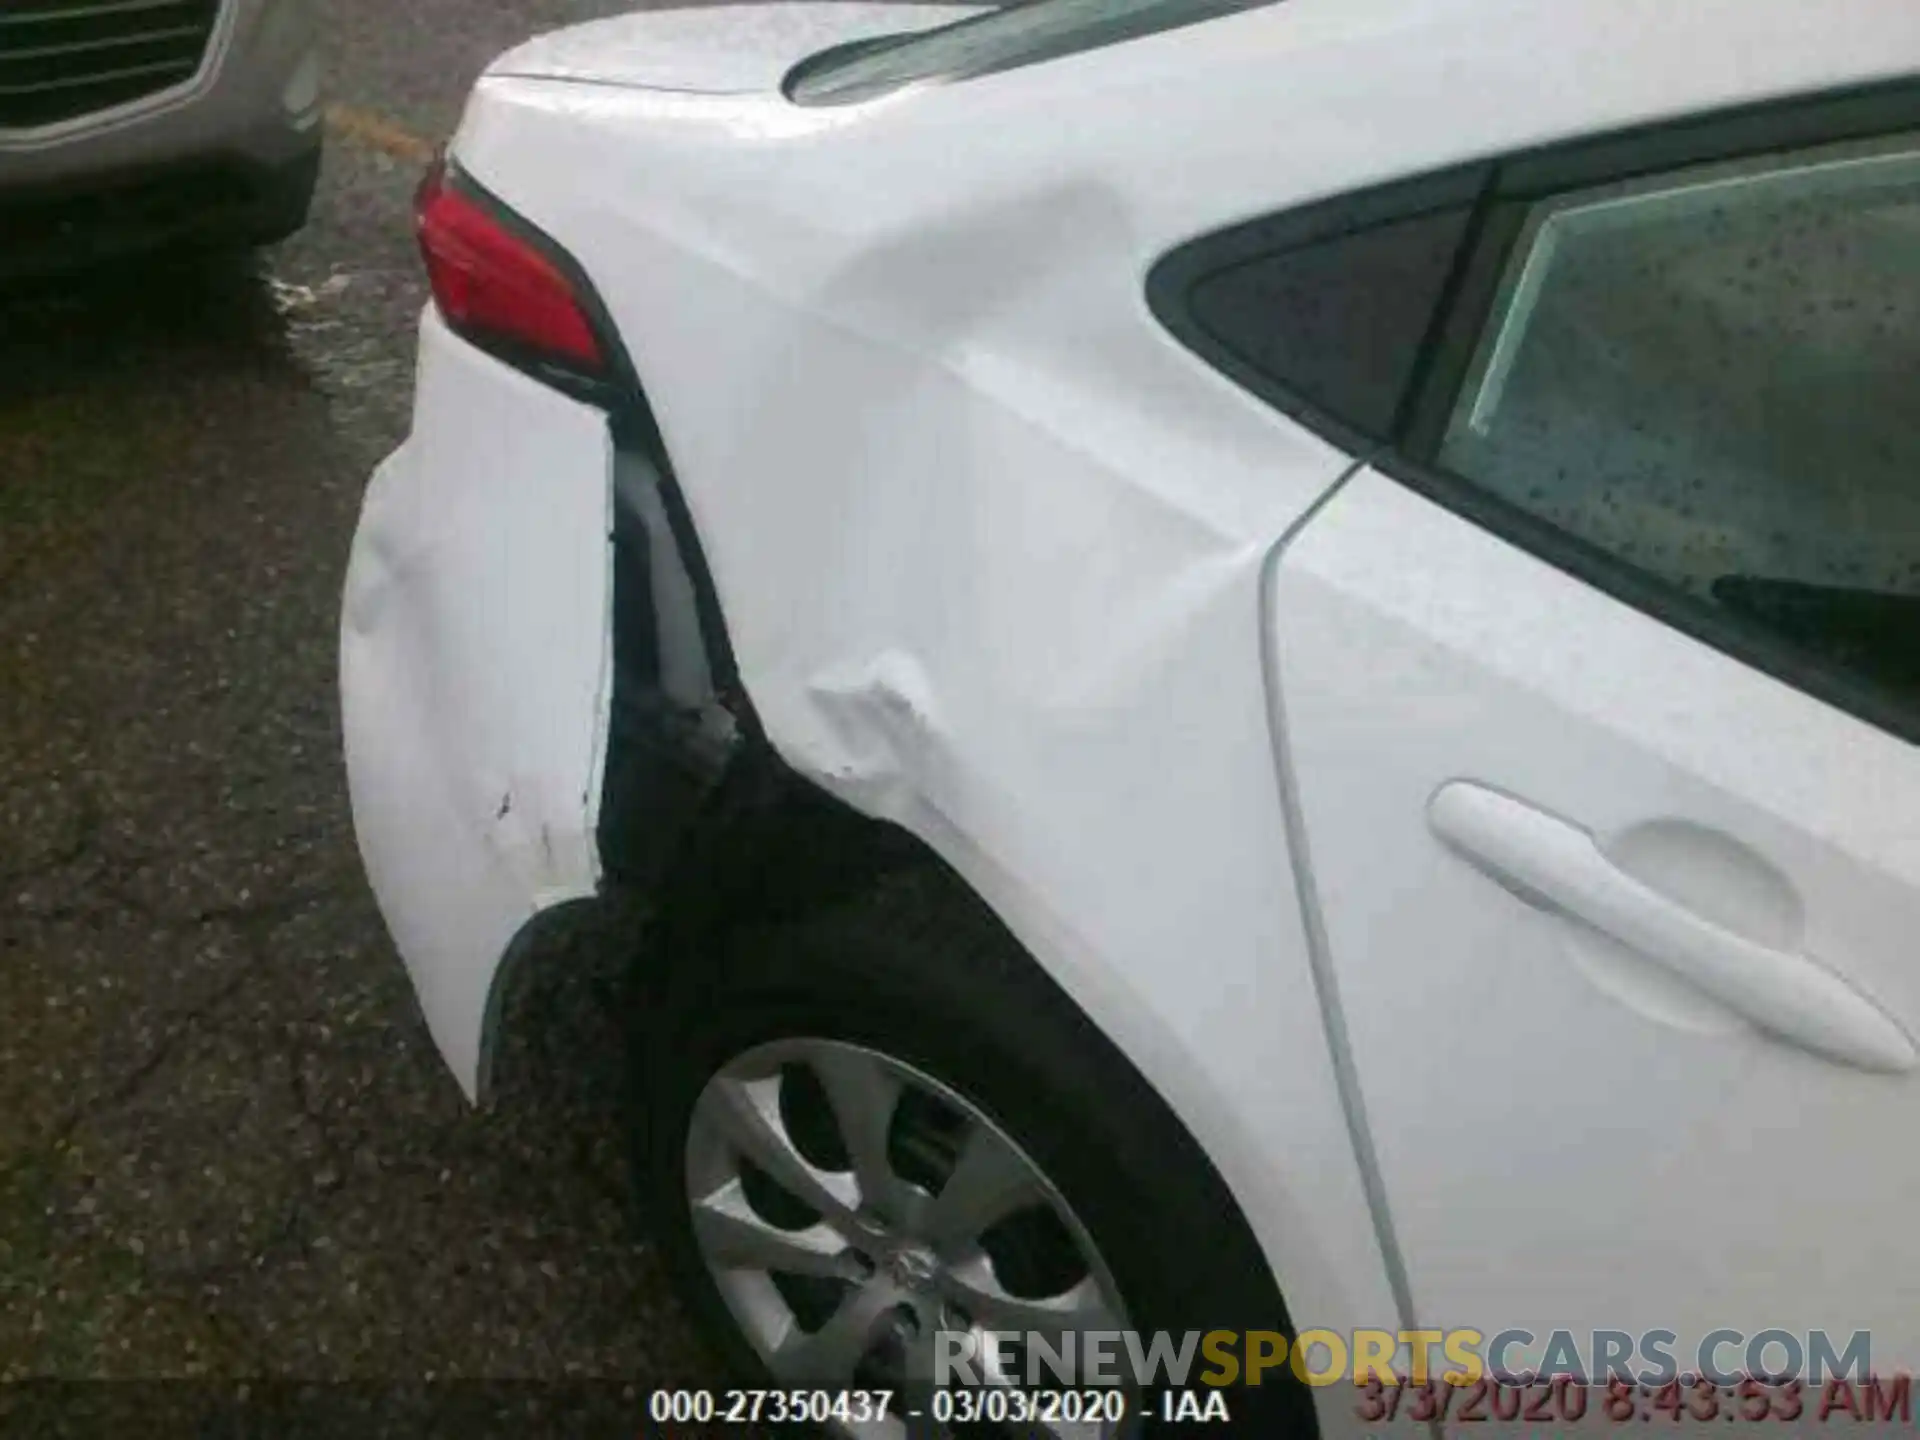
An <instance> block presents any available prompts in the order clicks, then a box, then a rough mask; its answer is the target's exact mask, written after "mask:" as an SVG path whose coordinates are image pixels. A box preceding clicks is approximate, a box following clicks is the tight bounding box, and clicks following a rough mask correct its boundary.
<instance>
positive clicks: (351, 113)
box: [327, 105, 439, 165]
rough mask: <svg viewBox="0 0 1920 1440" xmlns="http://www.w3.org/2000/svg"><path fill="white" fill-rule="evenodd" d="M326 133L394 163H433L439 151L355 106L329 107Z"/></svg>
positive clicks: (432, 145)
mask: <svg viewBox="0 0 1920 1440" xmlns="http://www.w3.org/2000/svg"><path fill="white" fill-rule="evenodd" d="M327 129H328V130H330V131H332V132H333V133H334V134H335V135H338V136H340V137H341V138H342V139H344V140H351V141H354V142H355V143H356V144H360V145H365V146H366V147H368V148H369V149H371V150H378V151H380V152H381V153H382V154H386V155H391V156H393V157H394V159H396V160H411V161H413V162H414V163H415V164H418V165H424V164H426V163H427V162H428V161H429V160H431V159H433V157H434V153H435V152H436V151H437V150H438V149H439V147H438V146H437V145H435V144H434V143H433V142H432V141H431V140H428V139H426V138H425V137H423V136H420V135H416V134H414V133H413V131H411V130H409V129H407V127H406V126H404V125H401V124H399V123H398V122H396V121H393V120H389V119H387V117H386V116H384V115H378V114H375V113H374V112H373V111H371V110H362V109H360V108H359V107H358V106H356V105H329V106H328V107H327Z"/></svg>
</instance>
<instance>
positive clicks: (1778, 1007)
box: [1427, 780, 1920, 1072]
mask: <svg viewBox="0 0 1920 1440" xmlns="http://www.w3.org/2000/svg"><path fill="white" fill-rule="evenodd" d="M1427 821H1428V824H1429V825H1430V826H1431V827H1432V828H1433V831H1434V833H1435V834H1436V835H1438V836H1439V837H1440V838H1441V839H1442V840H1444V841H1445V842H1446V843H1447V844H1448V845H1450V846H1451V847H1452V848H1453V849H1454V850H1456V851H1458V852H1459V853H1460V854H1461V855H1462V856H1464V857H1465V858H1466V859H1467V860H1468V861H1470V862H1471V863H1472V864H1474V865H1475V866H1477V867H1478V868H1479V869H1481V870H1483V871H1485V872H1486V873H1487V874H1489V875H1490V876H1492V877H1493V878H1494V879H1496V880H1498V881H1499V882H1500V883H1501V884H1503V885H1505V886H1506V887H1507V888H1508V889H1510V890H1512V891H1513V892H1514V893H1516V894H1517V895H1519V896H1520V897H1521V898H1522V899H1523V900H1526V901H1527V902H1528V903H1529V904H1532V905H1535V906H1537V907H1538V908H1540V909H1542V910H1547V911H1550V912H1553V913H1555V914H1559V915H1564V916H1568V917H1570V918H1572V919H1574V920H1578V921H1581V922H1582V923H1584V924H1587V925H1590V926H1592V927H1593V928H1594V929H1596V930H1598V931H1600V932H1602V933H1603V934H1606V935H1609V936H1611V937H1612V938H1613V939H1615V940H1617V941H1619V942H1620V943H1621V944H1623V945H1625V946H1627V947H1628V948H1629V949H1632V950H1634V951H1636V952H1638V953H1639V954H1641V955H1644V956H1646V957H1647V958H1648V959H1650V960H1653V961H1655V962H1656V963H1658V964H1661V965H1664V966H1666V967H1667V968H1668V969H1669V970H1671V971H1672V972H1673V973H1674V974H1676V975H1678V976H1680V977H1681V978H1682V979H1684V980H1686V981H1687V982H1688V983H1689V984H1691V985H1693V986H1694V987H1695V988H1696V989H1698V990H1700V991H1702V992H1704V993H1705V994H1707V995H1710V996H1712V997H1713V998H1714V999H1715V1000H1718V1001H1719V1002H1720V1003H1721V1004H1722V1005H1725V1006H1726V1007H1727V1008H1728V1009H1730V1010H1732V1011H1734V1012H1735V1013H1737V1014H1739V1015H1741V1016H1743V1017H1745V1018H1746V1019H1747V1020H1750V1021H1751V1022H1752V1023H1753V1024H1754V1025H1756V1026H1758V1027H1759V1028H1760V1029H1762V1030H1765V1031H1768V1032H1769V1033H1771V1034H1773V1035H1775V1036H1777V1037H1779V1038H1780V1039H1782V1040H1786V1041H1789V1042H1791V1043H1793V1044H1795V1045H1799V1046H1802V1047H1803V1048H1805V1049H1808V1050H1811V1051H1814V1052H1815V1053H1817V1054H1820V1055H1824V1056H1826V1057H1828V1058H1829V1059H1833V1060H1838V1061H1840V1062H1841V1063H1843V1064H1847V1065H1854V1066H1858V1067H1859V1068H1861V1069H1863V1070H1880V1071H1896V1072H1897V1071H1904V1070H1911V1069H1913V1067H1914V1064H1915V1061H1916V1059H1917V1058H1920V1056H1917V1055H1916V1051H1915V1049H1914V1044H1913V1041H1912V1040H1911V1039H1910V1038H1909V1037H1908V1035H1907V1033H1906V1031H1905V1030H1903V1029H1901V1027H1900V1026H1899V1025H1898V1024H1897V1023H1896V1022H1895V1021H1894V1020H1893V1018H1892V1017H1891V1016H1890V1015H1888V1014H1887V1013H1886V1011H1884V1010H1882V1009H1881V1008H1880V1007H1879V1006H1878V1005H1876V1004H1874V1003H1873V1002H1872V1001H1871V1000H1869V999H1867V998H1866V997H1865V996H1864V995H1862V994H1861V993H1860V992H1859V991H1858V990H1855V989H1854V988H1853V987H1852V986H1851V985H1849V984H1848V983H1847V982H1846V981H1845V980H1842V979H1841V978H1840V977H1839V976H1838V975H1836V974H1834V973H1833V971H1831V970H1829V969H1828V968H1827V967H1826V966H1824V965H1822V964H1821V963H1820V962H1819V961H1818V960H1815V959H1814V958H1813V957H1811V956H1809V955H1799V954H1794V953H1792V952H1789V951H1784V950H1775V949H1772V948H1770V947H1768V946H1765V945H1761V944H1757V943H1756V942H1754V941H1752V940H1748V939H1747V938H1745V937H1744V936H1742V935H1738V934H1735V933H1734V932H1733V931H1731V930H1728V929H1727V928H1726V927H1725V926H1723V925H1719V924H1717V923H1715V922H1714V921H1712V920H1709V919H1707V918H1705V917H1704V916H1702V915H1700V914H1698V913H1697V912H1695V911H1693V910H1690V909H1688V908H1687V907H1686V906H1684V905H1682V904H1680V903H1678V902H1677V901H1675V900H1672V899H1669V898H1668V897H1667V896H1665V895H1662V894H1661V893H1660V892H1659V891H1657V890H1654V889H1652V888H1651V887H1649V886H1647V885H1643V884H1642V883H1641V882H1640V881H1638V880H1636V879H1634V878H1633V876H1631V875H1629V874H1627V873H1626V872H1625V871H1624V870H1621V869H1620V868H1619V867H1618V866H1616V865H1615V864H1613V862H1612V861H1610V860H1608V859H1607V857H1606V856H1605V855H1604V854H1602V853H1601V851H1600V847H1599V846H1597V845H1595V844H1594V843H1593V837H1592V836H1591V835H1589V834H1588V833H1587V832H1586V831H1584V830H1582V829H1580V828H1579V827H1578V826H1577V825H1571V824H1568V823H1567V822H1566V821H1565V820H1561V819H1559V818H1558V817H1556V816H1553V815H1549V814H1547V813H1545V812H1544V811H1541V810H1536V809H1534V808H1533V807H1532V806H1531V805H1528V804H1526V803H1525V802H1523V801H1520V800H1515V799H1513V798H1512V797H1511V796H1508V795H1503V794H1501V793H1500V792H1499V791H1497V790H1490V789H1488V788H1487V787H1486V786H1484V785H1475V784H1472V783H1470V782H1468V781H1464V780H1455V781H1452V782H1450V783H1448V784H1446V785H1443V786H1441V787H1440V789H1439V790H1438V791H1436V792H1435V794H1434V797H1433V799H1432V800H1431V801H1430V802H1429V803H1428V806H1427Z"/></svg>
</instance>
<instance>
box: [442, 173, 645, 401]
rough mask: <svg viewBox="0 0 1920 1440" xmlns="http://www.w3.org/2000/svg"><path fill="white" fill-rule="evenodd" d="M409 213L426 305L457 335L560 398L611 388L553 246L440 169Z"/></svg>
mask: <svg viewBox="0 0 1920 1440" xmlns="http://www.w3.org/2000/svg"><path fill="white" fill-rule="evenodd" d="M414 213H415V220H416V225H417V230H418V234H419V239H420V253H421V254H422V256H424V257H425V259H426V265H427V280H428V282H429V283H430V284H431V285H432V287H433V298H434V303H435V304H436V305H438V306H439V308H440V314H441V315H442V316H443V317H444V318H445V320H446V322H447V324H448V326H449V327H450V328H451V329H452V330H453V331H454V332H455V333H456V334H458V335H460V336H462V337H463V338H465V339H467V340H469V341H471V342H472V343H473V344H475V345H477V346H479V347H480V348H481V349H483V350H486V351H488V352H489V353H491V354H493V355H495V356H497V357H499V358H500V359H502V360H505V361H507V362H508V363H510V364H512V365H514V366H516V367H517V368H519V369H522V370H525V371H528V372H529V373H531V374H533V375H535V376H537V377H539V378H541V379H544V380H547V381H549V382H552V383H558V384H561V385H562V386H563V388H569V389H572V388H576V387H575V386H573V385H568V384H567V382H568V381H570V380H571V381H574V382H586V383H587V384H588V385H594V386H597V385H599V384H603V383H605V382H606V381H607V380H608V379H609V378H610V375H609V366H608V360H607V354H606V350H605V348H604V347H603V346H602V344H601V341H600V338H599V336H598V334H597V333H596V331H595V329H594V325H593V322H592V320H591V319H590V318H589V317H588V313H587V309H586V306H585V305H584V304H583V303H582V295H583V287H582V286H581V285H579V284H577V283H576V282H575V280H574V279H573V278H572V277H571V276H570V275H569V274H568V273H567V270H566V269H565V268H563V265H562V264H561V263H558V262H557V259H556V257H558V256H560V255H561V253H562V252H560V250H559V247H557V246H555V245H554V244H553V242H552V241H550V240H546V239H545V237H544V236H541V235H540V233H539V232H538V231H537V230H535V229H534V228H533V227H532V226H531V225H529V224H527V222H525V221H524V220H521V219H520V218H519V217H518V216H516V215H513V214H512V213H511V212H510V211H508V210H507V209H506V208H505V207H504V206H502V205H500V204H499V202H497V201H494V200H493V199H492V198H491V197H490V196H486V195H484V194H483V193H481V192H479V191H478V188H477V187H475V186H472V185H471V184H469V183H467V182H465V181H463V180H462V179H461V177H459V176H458V175H457V173H455V172H454V171H452V170H451V169H450V168H449V167H448V165H447V163H446V162H445V161H444V160H440V161H436V162H435V163H434V165H433V167H432V168H431V169H430V170H429V171H428V172H427V175H426V178H425V179H424V180H423V181H422V182H421V184H420V192H419V195H418V196H417V197H416V200H415V205H414Z"/></svg>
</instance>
